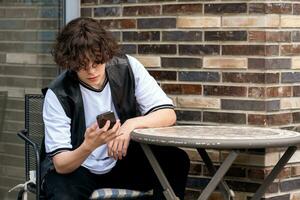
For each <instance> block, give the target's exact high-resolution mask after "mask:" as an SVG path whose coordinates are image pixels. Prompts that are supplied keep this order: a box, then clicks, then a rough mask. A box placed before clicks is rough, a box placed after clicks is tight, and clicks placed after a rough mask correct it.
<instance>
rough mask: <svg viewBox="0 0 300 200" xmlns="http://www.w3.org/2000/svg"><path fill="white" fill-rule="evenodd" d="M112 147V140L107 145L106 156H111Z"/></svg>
mask: <svg viewBox="0 0 300 200" xmlns="http://www.w3.org/2000/svg"><path fill="white" fill-rule="evenodd" d="M113 145H114V141H113V140H112V141H109V142H108V143H107V154H108V156H110V157H111V156H112V147H113Z"/></svg>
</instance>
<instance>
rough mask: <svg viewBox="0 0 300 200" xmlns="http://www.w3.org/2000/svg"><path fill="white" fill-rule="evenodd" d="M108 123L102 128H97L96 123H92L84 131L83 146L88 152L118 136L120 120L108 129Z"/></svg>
mask: <svg viewBox="0 0 300 200" xmlns="http://www.w3.org/2000/svg"><path fill="white" fill-rule="evenodd" d="M109 125H110V121H107V122H106V123H105V125H104V126H103V127H102V128H99V127H98V124H97V122H95V123H93V124H92V125H91V126H90V127H88V128H87V129H86V131H85V135H84V137H85V139H84V142H83V145H84V146H85V148H87V149H89V150H90V151H93V150H95V149H96V148H97V147H99V146H101V145H103V144H106V143H107V142H109V141H111V140H113V139H115V138H116V137H117V136H119V134H118V133H119V128H120V126H121V124H120V120H117V122H116V124H115V125H114V126H113V127H112V128H111V129H108V128H109Z"/></svg>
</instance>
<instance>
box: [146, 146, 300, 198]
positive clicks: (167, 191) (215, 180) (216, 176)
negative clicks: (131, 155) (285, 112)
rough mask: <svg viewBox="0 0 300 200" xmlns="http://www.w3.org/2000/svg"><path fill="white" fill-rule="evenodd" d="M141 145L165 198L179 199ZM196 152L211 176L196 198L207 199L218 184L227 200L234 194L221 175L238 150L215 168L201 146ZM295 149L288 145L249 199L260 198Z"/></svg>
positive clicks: (149, 153) (153, 159)
mask: <svg viewBox="0 0 300 200" xmlns="http://www.w3.org/2000/svg"><path fill="white" fill-rule="evenodd" d="M140 144H141V146H142V149H143V150H144V152H145V154H146V156H147V158H148V160H149V162H150V164H151V166H152V168H153V169H154V171H155V174H156V176H157V177H158V179H159V182H160V184H161V185H162V187H163V190H164V195H165V197H166V199H167V200H179V198H178V197H177V196H176V195H175V193H174V191H173V189H172V187H171V186H170V184H169V182H168V180H167V178H166V176H165V174H164V172H163V170H162V169H161V167H160V165H159V163H158V161H157V160H156V158H155V156H154V155H153V153H152V151H151V149H150V147H149V146H148V144H145V143H140ZM197 150H198V153H199V154H200V156H201V157H202V159H203V161H204V163H205V165H206V166H207V168H208V171H209V173H210V174H211V175H213V176H212V179H211V180H210V182H209V183H208V185H207V186H206V187H205V189H204V190H203V191H202V193H201V194H200V196H199V198H198V200H207V199H208V198H209V197H210V195H211V194H212V193H213V192H214V190H215V189H216V187H217V186H218V187H219V189H220V190H221V192H222V194H223V196H224V199H226V200H229V199H230V196H234V192H233V191H232V190H230V188H229V187H228V186H227V184H226V182H225V181H223V177H224V176H225V174H226V172H227V171H228V169H229V168H230V167H231V166H232V164H233V162H234V160H235V159H236V158H237V156H238V154H239V150H232V151H231V152H230V153H229V155H228V156H227V158H226V159H225V160H224V162H223V163H222V164H221V165H220V167H219V169H218V170H216V169H215V167H214V166H213V164H212V161H211V159H210V158H209V156H208V154H207V152H206V150H205V149H203V148H198V149H197ZM296 150H297V147H296V146H290V147H288V148H287V150H286V151H285V153H284V154H283V156H282V157H281V158H280V160H279V161H278V162H277V164H276V165H275V167H274V168H273V170H272V171H271V172H270V174H269V175H268V176H267V177H266V178H265V180H264V181H263V183H262V184H261V186H260V187H259V188H258V190H257V191H256V193H255V194H254V195H253V197H252V198H251V200H260V199H261V197H262V196H263V194H264V193H265V191H266V190H267V188H268V187H269V186H270V185H271V184H272V183H273V181H274V180H275V178H276V177H277V175H278V174H279V173H280V172H281V170H282V169H283V168H284V166H285V165H286V163H287V162H288V161H289V160H290V158H291V157H292V156H293V154H294V153H295V151H296Z"/></svg>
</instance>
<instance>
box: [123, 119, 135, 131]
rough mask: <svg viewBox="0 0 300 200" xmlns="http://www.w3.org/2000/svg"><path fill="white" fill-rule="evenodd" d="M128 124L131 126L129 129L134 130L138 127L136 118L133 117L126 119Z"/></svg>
mask: <svg viewBox="0 0 300 200" xmlns="http://www.w3.org/2000/svg"><path fill="white" fill-rule="evenodd" d="M125 124H126V126H128V127H129V129H131V130H132V131H133V130H134V129H136V128H138V125H137V123H136V120H135V118H131V119H128V120H126V121H125Z"/></svg>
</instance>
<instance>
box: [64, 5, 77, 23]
mask: <svg viewBox="0 0 300 200" xmlns="http://www.w3.org/2000/svg"><path fill="white" fill-rule="evenodd" d="M65 12H66V13H65V19H64V21H65V24H67V23H68V22H69V21H71V20H72V19H75V18H78V17H80V0H65Z"/></svg>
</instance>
